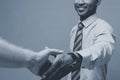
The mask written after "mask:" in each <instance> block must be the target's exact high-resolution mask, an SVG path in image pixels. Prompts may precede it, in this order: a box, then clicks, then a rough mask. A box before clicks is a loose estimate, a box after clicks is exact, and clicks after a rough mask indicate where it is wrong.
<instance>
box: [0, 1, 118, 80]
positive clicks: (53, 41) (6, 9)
mask: <svg viewBox="0 0 120 80" xmlns="http://www.w3.org/2000/svg"><path fill="white" fill-rule="evenodd" d="M73 2H74V0H0V36H1V37H3V38H4V39H6V40H8V41H9V42H11V43H13V44H15V45H18V46H22V47H24V48H29V49H32V50H34V51H40V50H42V49H44V47H45V46H48V47H51V48H59V49H63V50H65V51H67V52H68V51H69V39H70V37H69V33H70V30H71V28H72V27H73V26H74V25H75V24H76V23H77V22H78V19H79V18H78V15H77V14H76V12H75V10H74V7H73ZM119 3H120V1H119V0H102V4H101V5H100V6H99V8H98V12H97V14H98V16H99V17H101V18H103V19H105V20H106V21H108V22H109V23H110V24H111V25H112V26H113V28H114V30H115V33H116V36H117V44H116V50H115V52H114V55H113V57H112V59H111V61H110V64H109V69H108V80H119V79H120V75H119V74H120V62H119V60H120V59H119V57H120V53H119V52H120V49H119V47H120V43H119V39H120V36H119V35H120V31H119V30H120V20H119V19H120V16H119V15H120V11H119V10H120V9H119V8H120V5H119ZM0 80H40V78H39V77H37V76H35V75H33V74H32V73H31V72H30V71H28V70H27V69H25V68H22V69H6V68H0Z"/></svg>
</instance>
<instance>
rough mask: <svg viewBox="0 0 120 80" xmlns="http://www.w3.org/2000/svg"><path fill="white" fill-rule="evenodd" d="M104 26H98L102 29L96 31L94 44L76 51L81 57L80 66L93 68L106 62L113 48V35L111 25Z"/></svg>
mask: <svg viewBox="0 0 120 80" xmlns="http://www.w3.org/2000/svg"><path fill="white" fill-rule="evenodd" d="M106 26H107V27H103V26H99V27H102V28H100V29H102V30H98V31H97V33H98V34H96V39H95V42H94V45H92V46H90V47H88V48H86V49H83V50H81V51H77V53H79V54H80V55H81V56H82V57H83V61H82V64H81V67H86V68H93V67H94V66H100V65H103V64H106V63H108V61H109V60H110V58H111V56H112V53H113V50H114V45H115V35H114V33H113V30H112V28H111V26H109V25H106Z"/></svg>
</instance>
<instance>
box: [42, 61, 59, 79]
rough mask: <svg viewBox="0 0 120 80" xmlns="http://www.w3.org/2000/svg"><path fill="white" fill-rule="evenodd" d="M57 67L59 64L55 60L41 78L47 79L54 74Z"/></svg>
mask: <svg viewBox="0 0 120 80" xmlns="http://www.w3.org/2000/svg"><path fill="white" fill-rule="evenodd" d="M59 66H60V62H59V61H58V60H57V59H55V61H54V62H53V64H52V66H51V67H50V68H49V69H48V71H47V72H45V74H44V75H43V76H42V78H43V79H45V78H48V77H49V76H50V75H51V74H52V73H53V72H55V71H56V70H57V68H58V67H59Z"/></svg>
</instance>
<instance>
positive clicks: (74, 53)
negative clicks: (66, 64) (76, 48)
mask: <svg viewBox="0 0 120 80" xmlns="http://www.w3.org/2000/svg"><path fill="white" fill-rule="evenodd" d="M68 54H69V55H71V56H72V58H73V60H74V61H79V60H80V61H81V60H82V59H83V58H82V56H81V55H80V54H78V53H76V52H71V53H68Z"/></svg>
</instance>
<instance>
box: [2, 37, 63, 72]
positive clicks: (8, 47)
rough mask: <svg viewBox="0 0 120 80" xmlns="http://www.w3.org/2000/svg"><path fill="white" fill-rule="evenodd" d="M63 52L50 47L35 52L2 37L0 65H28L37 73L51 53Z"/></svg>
mask: <svg viewBox="0 0 120 80" xmlns="http://www.w3.org/2000/svg"><path fill="white" fill-rule="evenodd" d="M62 52H63V51H61V50H56V49H49V48H46V49H44V50H42V51H40V52H34V51H32V50H29V49H24V48H21V47H18V46H15V45H13V44H11V43H9V42H7V41H5V40H3V39H1V38H0V67H9V68H10V67H12V68H18V67H27V68H29V69H30V70H31V71H32V72H33V73H34V74H37V73H38V70H39V68H40V66H42V64H44V62H45V61H47V60H48V56H49V55H53V56H55V55H57V54H60V53H62Z"/></svg>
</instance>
